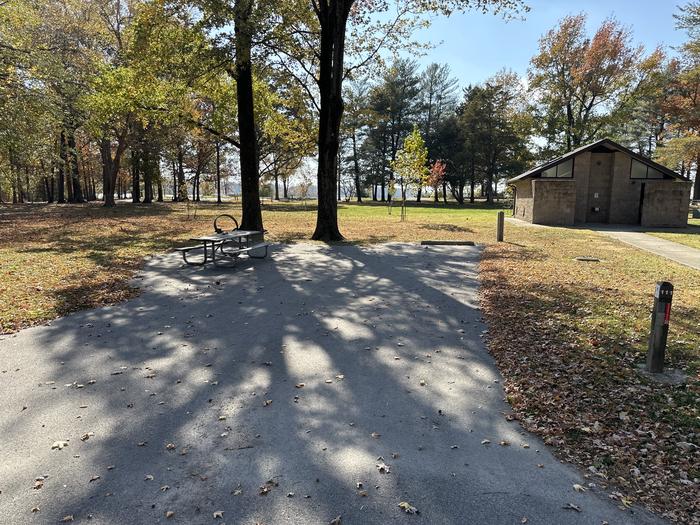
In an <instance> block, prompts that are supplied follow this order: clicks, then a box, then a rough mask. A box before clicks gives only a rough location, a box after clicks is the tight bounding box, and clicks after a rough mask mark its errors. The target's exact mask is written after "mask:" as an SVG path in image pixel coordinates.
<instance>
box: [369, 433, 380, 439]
mask: <svg viewBox="0 0 700 525" xmlns="http://www.w3.org/2000/svg"><path fill="white" fill-rule="evenodd" d="M370 436H372V437H373V438H374V439H379V438H380V437H381V434H380V433H379V432H372V433H371V434H370Z"/></svg>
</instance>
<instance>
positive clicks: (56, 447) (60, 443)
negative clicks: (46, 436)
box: [51, 441, 68, 450]
mask: <svg viewBox="0 0 700 525" xmlns="http://www.w3.org/2000/svg"><path fill="white" fill-rule="evenodd" d="M67 446H68V441H54V442H53V445H51V450H63V449H64V448H66V447H67Z"/></svg>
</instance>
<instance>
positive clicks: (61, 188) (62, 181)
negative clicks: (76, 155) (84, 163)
mask: <svg viewBox="0 0 700 525" xmlns="http://www.w3.org/2000/svg"><path fill="white" fill-rule="evenodd" d="M58 158H59V160H58V199H56V202H57V203H58V204H64V203H65V202H66V164H67V162H66V132H65V131H64V130H61V134H60V135H59V138H58Z"/></svg>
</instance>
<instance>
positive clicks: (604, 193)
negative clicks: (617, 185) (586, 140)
mask: <svg viewBox="0 0 700 525" xmlns="http://www.w3.org/2000/svg"><path fill="white" fill-rule="evenodd" d="M612 167H613V155H612V153H591V173H590V176H589V178H588V210H586V222H609V218H610V193H611V191H610V189H611V186H612Z"/></svg>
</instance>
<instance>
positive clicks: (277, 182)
mask: <svg viewBox="0 0 700 525" xmlns="http://www.w3.org/2000/svg"><path fill="white" fill-rule="evenodd" d="M275 200H276V201H278V200H280V177H279V175H275Z"/></svg>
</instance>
